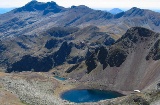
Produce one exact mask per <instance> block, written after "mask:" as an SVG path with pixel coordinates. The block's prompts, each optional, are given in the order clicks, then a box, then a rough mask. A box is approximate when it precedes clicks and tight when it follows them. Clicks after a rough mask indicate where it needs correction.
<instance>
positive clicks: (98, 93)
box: [61, 89, 124, 103]
mask: <svg viewBox="0 0 160 105" xmlns="http://www.w3.org/2000/svg"><path fill="white" fill-rule="evenodd" d="M121 96H124V95H122V94H120V93H118V92H114V91H103V90H95V89H81V90H69V91H66V92H64V93H62V95H61V98H62V99H64V100H68V101H70V102H75V103H84V102H97V101H100V100H105V99H112V98H116V97H121Z"/></svg>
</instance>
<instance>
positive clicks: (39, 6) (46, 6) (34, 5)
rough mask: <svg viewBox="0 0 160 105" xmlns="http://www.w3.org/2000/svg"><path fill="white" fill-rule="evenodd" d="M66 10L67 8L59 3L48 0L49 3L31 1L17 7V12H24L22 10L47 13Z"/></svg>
mask: <svg viewBox="0 0 160 105" xmlns="http://www.w3.org/2000/svg"><path fill="white" fill-rule="evenodd" d="M64 10H65V8H64V7H61V6H59V5H57V4H56V2H53V1H51V2H47V3H43V2H38V1H31V2H29V3H27V4H26V5H25V6H23V7H21V8H18V9H16V10H15V13H16V12H22V11H28V12H33V11H44V15H46V14H48V13H49V12H53V13H58V12H61V11H64Z"/></svg>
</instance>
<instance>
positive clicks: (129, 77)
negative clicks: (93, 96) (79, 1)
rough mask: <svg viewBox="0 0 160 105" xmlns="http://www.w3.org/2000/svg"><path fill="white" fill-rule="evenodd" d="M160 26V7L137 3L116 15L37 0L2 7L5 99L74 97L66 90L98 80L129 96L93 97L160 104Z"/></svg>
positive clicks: (99, 85) (0, 65)
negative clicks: (4, 10) (159, 87)
mask: <svg viewBox="0 0 160 105" xmlns="http://www.w3.org/2000/svg"><path fill="white" fill-rule="evenodd" d="M159 29H160V14H159V13H156V12H153V11H150V10H144V9H139V8H136V7H133V8H131V9H130V10H128V11H126V12H121V13H119V14H116V15H113V14H111V13H108V12H104V11H100V10H93V9H91V8H89V7H86V6H84V5H81V6H72V7H70V8H64V7H62V6H59V5H57V4H56V3H55V2H47V3H41V2H37V1H32V2H29V3H28V4H26V5H25V6H23V7H21V8H17V9H14V10H12V11H11V12H8V13H6V14H2V15H0V71H2V72H6V73H1V75H0V83H1V87H2V88H1V90H0V93H2V98H1V99H0V102H2V103H3V101H4V102H6V101H5V97H11V100H10V101H8V103H4V104H16V105H17V104H20V105H21V104H22V105H23V104H34V105H44V104H47V105H53V104H74V103H70V102H68V101H65V100H61V99H60V97H59V96H60V94H61V93H62V92H64V91H66V90H70V89H73V88H94V89H102V90H113V91H118V92H122V93H124V94H126V95H127V96H125V97H121V98H117V99H113V100H104V101H100V102H98V103H88V104H115V105H116V104H126V105H128V104H130V103H133V105H134V104H144V105H148V104H154V105H156V104H159V90H157V84H159V82H160V70H159V66H160V65H159V64H160V63H159V59H160V54H159V53H160V34H159V33H158V32H160V31H159ZM24 71H25V72H24ZM28 71H29V72H28ZM54 75H58V76H63V77H66V78H67V80H66V81H59V80H57V79H55V78H54V77H53V76H54ZM6 90H7V91H6ZM133 90H140V91H141V93H136V94H130V93H132V92H133ZM4 94H6V95H4ZM12 100H16V103H13V101H12ZM86 104H87V103H86Z"/></svg>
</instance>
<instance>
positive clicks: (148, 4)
mask: <svg viewBox="0 0 160 105" xmlns="http://www.w3.org/2000/svg"><path fill="white" fill-rule="evenodd" d="M0 1H1V2H0V8H12V7H22V6H24V5H25V4H27V3H28V2H30V1H32V0H0ZM37 1H39V2H50V1H54V2H56V3H57V4H58V5H60V6H63V7H71V6H72V5H76V6H78V5H86V6H88V7H90V8H94V9H106V8H121V9H128V8H132V7H138V8H142V9H152V10H160V0H37Z"/></svg>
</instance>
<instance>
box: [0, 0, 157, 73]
mask: <svg viewBox="0 0 160 105" xmlns="http://www.w3.org/2000/svg"><path fill="white" fill-rule="evenodd" d="M95 26H96V27H95ZM137 26H139V27H145V28H149V29H151V30H154V31H156V32H160V30H159V29H160V13H157V12H154V11H150V10H145V9H140V8H136V7H134V8H131V9H130V10H128V11H125V12H121V13H118V14H116V15H113V14H111V13H109V12H104V11H100V10H93V9H91V8H89V7H87V6H84V5H80V6H72V7H70V8H65V7H61V6H59V5H58V4H56V3H55V2H47V3H42V2H37V1H32V2H29V3H28V4H26V5H25V6H23V7H20V8H17V9H14V10H13V11H11V12H8V13H5V14H2V15H0V38H1V41H0V58H1V59H0V67H4V66H5V67H6V68H8V72H11V71H14V70H16V71H18V70H19V68H21V69H20V70H31V69H32V68H33V69H34V70H35V71H38V70H39V71H48V70H50V69H51V68H52V67H54V66H57V65H61V64H62V63H64V62H67V63H70V64H75V63H77V62H80V61H82V60H84V59H86V57H88V55H90V53H91V50H93V49H94V47H98V46H99V44H101V45H102V44H103V45H104V46H108V45H111V44H113V43H114V39H112V38H111V37H110V35H112V36H113V37H114V38H115V39H118V38H119V37H120V36H121V35H123V34H124V33H125V31H127V30H128V29H129V28H131V27H137ZM42 39H43V40H42ZM97 39H99V40H97ZM10 42H12V43H10ZM65 42H67V43H65ZM81 42H83V43H81ZM62 43H63V44H62ZM64 48H65V49H64ZM58 49H59V50H58ZM67 51H68V52H67ZM35 52H37V53H35ZM77 52H80V53H77ZM25 55H29V56H25ZM31 55H33V56H31ZM13 58H14V59H13ZM58 58H61V59H62V60H61V61H59V59H58ZM30 60H31V61H32V62H34V63H36V64H37V65H46V64H47V63H45V62H43V61H49V60H50V61H49V62H50V65H49V66H48V65H46V66H44V67H45V68H42V67H41V66H36V67H40V68H41V69H40V68H36V67H35V66H34V65H31V64H32V63H31V64H30V66H29V67H30V68H27V67H25V66H23V64H27V62H28V61H29V62H31V61H30ZM18 61H19V62H18ZM16 62H18V63H16ZM6 64H7V65H6ZM8 65H9V66H8ZM21 65H22V66H21ZM28 65H29V64H28ZM22 67H23V68H22Z"/></svg>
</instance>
